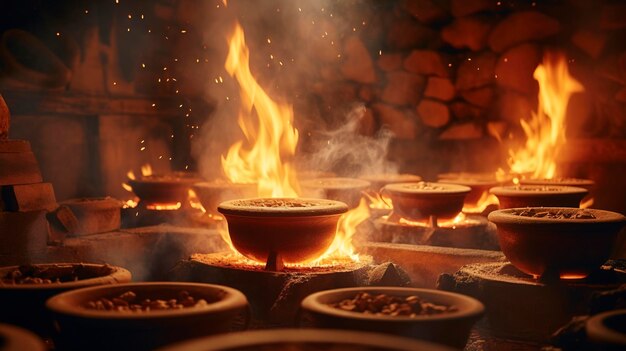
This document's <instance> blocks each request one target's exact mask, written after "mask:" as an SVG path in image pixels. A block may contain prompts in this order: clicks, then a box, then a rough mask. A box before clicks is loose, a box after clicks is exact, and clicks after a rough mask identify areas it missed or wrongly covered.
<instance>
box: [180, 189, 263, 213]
mask: <svg viewBox="0 0 626 351" xmlns="http://www.w3.org/2000/svg"><path fill="white" fill-rule="evenodd" d="M191 189H192V190H193V191H194V192H195V193H196V196H197V197H198V200H199V201H200V203H201V204H202V207H204V209H205V210H206V211H208V212H211V213H214V212H215V211H217V205H219V204H220V203H221V202H223V201H226V200H234V199H243V198H249V197H252V196H254V194H255V192H256V185H255V184H233V183H227V182H219V181H213V182H200V183H195V184H194V185H193V186H192V187H191Z"/></svg>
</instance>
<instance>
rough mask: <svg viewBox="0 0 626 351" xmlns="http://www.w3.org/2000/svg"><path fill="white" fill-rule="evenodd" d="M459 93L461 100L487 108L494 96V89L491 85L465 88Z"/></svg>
mask: <svg viewBox="0 0 626 351" xmlns="http://www.w3.org/2000/svg"><path fill="white" fill-rule="evenodd" d="M460 94H461V97H462V98H463V100H465V101H467V102H469V103H470V104H472V105H475V106H479V107H482V108H488V107H489V106H491V103H492V102H493V97H494V91H493V88H492V87H483V88H478V89H472V90H465V91H462V92H461V93H460Z"/></svg>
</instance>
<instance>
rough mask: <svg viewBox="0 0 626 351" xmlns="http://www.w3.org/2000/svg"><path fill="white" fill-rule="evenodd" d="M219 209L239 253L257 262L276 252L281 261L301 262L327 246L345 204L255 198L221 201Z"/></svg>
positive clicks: (330, 201) (325, 201) (344, 210)
mask: <svg viewBox="0 0 626 351" xmlns="http://www.w3.org/2000/svg"><path fill="white" fill-rule="evenodd" d="M218 211H219V212H220V213H221V214H223V215H224V217H225V218H226V221H227V222H228V234H229V235H230V239H231V241H232V243H233V246H234V247H235V248H236V249H237V251H239V252H240V253H241V254H242V255H244V256H246V257H248V258H250V259H252V260H255V261H258V262H266V261H267V260H268V257H270V255H275V256H280V258H281V259H282V261H283V262H284V263H301V262H306V261H309V260H312V259H315V258H317V257H319V256H320V255H321V254H323V253H324V252H325V251H326V250H327V249H328V247H330V245H331V244H332V242H333V240H334V238H335V233H336V231H337V222H338V221H339V218H340V217H341V215H342V214H344V213H345V212H347V211H348V206H346V204H345V203H343V202H339V201H333V200H325V199H307V198H298V199H289V198H282V199H281V198H278V199H269V198H256V199H242V200H231V201H225V202H222V203H221V204H220V205H219V206H218Z"/></svg>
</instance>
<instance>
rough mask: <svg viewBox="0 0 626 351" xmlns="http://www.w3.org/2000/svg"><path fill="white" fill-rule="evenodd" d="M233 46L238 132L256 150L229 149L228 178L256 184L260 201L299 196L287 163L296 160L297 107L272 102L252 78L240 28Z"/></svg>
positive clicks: (230, 59) (230, 67) (229, 61)
mask: <svg viewBox="0 0 626 351" xmlns="http://www.w3.org/2000/svg"><path fill="white" fill-rule="evenodd" d="M228 44H229V45H228V46H229V51H228V56H227V58H226V63H225V65H224V66H225V68H226V71H228V73H229V74H230V75H231V76H233V77H234V78H235V79H236V80H237V82H238V83H239V88H240V98H241V110H240V113H239V120H238V121H239V127H240V128H241V131H242V132H243V134H244V136H245V138H246V141H247V143H248V144H251V145H249V147H247V146H248V145H244V142H243V141H239V142H236V143H235V144H234V145H232V146H231V147H230V149H229V150H228V153H227V155H226V157H224V156H222V168H223V170H224V173H225V174H226V177H227V178H228V180H230V181H231V182H233V183H243V184H251V183H256V184H257V192H258V194H257V195H258V196H260V197H297V196H298V190H299V186H298V183H297V179H296V173H295V169H294V168H293V167H292V165H291V164H290V163H289V162H288V161H286V159H288V158H290V157H293V156H294V155H295V152H296V146H297V144H298V130H297V129H296V128H294V126H293V108H292V106H291V105H288V104H279V103H277V102H275V101H274V100H272V99H271V98H270V97H269V95H267V93H266V92H265V90H263V88H262V87H261V86H260V85H259V83H257V81H256V80H255V79H254V77H253V76H252V72H251V71H250V62H249V60H250V52H249V50H248V47H247V46H246V42H245V37H244V32H243V28H242V27H241V25H240V24H239V23H237V24H236V26H235V29H234V31H233V33H232V34H231V36H230V38H229V39H228Z"/></svg>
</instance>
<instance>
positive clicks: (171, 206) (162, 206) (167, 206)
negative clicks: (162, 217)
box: [146, 202, 182, 211]
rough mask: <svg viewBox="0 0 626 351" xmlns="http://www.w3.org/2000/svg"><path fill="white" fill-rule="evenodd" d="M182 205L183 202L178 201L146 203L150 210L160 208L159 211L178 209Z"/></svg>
mask: <svg viewBox="0 0 626 351" xmlns="http://www.w3.org/2000/svg"><path fill="white" fill-rule="evenodd" d="M181 206H182V204H181V203H180V202H177V203H173V204H166V203H163V204H148V205H146V209H148V210H159V211H164V210H165V211H173V210H178V209H179V208H180V207H181Z"/></svg>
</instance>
